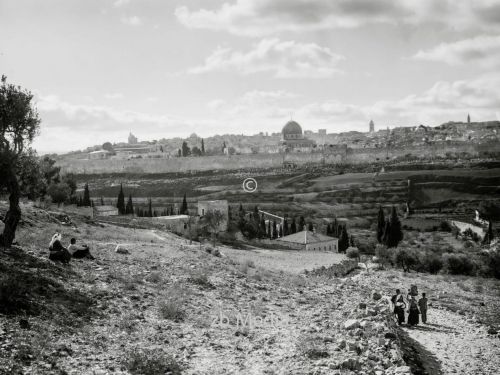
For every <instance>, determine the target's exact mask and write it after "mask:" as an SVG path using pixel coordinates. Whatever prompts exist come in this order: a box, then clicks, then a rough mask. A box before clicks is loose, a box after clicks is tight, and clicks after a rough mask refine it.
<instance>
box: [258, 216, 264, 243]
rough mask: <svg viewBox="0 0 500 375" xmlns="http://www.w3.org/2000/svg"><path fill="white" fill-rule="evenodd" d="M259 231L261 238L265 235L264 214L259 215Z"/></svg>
mask: <svg viewBox="0 0 500 375" xmlns="http://www.w3.org/2000/svg"><path fill="white" fill-rule="evenodd" d="M259 231H260V234H261V237H262V238H264V237H266V220H265V219H264V214H262V216H261V217H260V223H259Z"/></svg>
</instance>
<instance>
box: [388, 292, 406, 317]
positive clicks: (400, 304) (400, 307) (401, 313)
mask: <svg viewBox="0 0 500 375" xmlns="http://www.w3.org/2000/svg"><path fill="white" fill-rule="evenodd" d="M391 302H392V304H393V306H394V314H396V316H397V318H398V324H399V325H401V324H402V323H404V322H405V307H406V304H405V302H404V297H403V295H402V294H401V291H400V290H399V289H396V294H395V295H393V296H392V298H391Z"/></svg>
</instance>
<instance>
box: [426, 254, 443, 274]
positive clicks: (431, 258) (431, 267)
mask: <svg viewBox="0 0 500 375" xmlns="http://www.w3.org/2000/svg"><path fill="white" fill-rule="evenodd" d="M421 267H422V271H425V272H429V273H432V274H436V273H438V272H439V271H441V270H442V269H443V260H442V259H441V257H440V256H439V255H436V254H432V253H426V254H425V255H424V256H423V258H422V260H421Z"/></svg>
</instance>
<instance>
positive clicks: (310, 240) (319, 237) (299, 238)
mask: <svg viewBox="0 0 500 375" xmlns="http://www.w3.org/2000/svg"><path fill="white" fill-rule="evenodd" d="M277 241H281V242H283V243H284V244H286V245H287V246H289V247H290V248H292V249H296V250H313V251H333V252H335V253H337V252H338V251H339V240H338V238H335V237H330V236H325V235H324V234H320V233H315V232H311V231H308V230H303V231H301V232H297V233H293V234H290V235H288V236H284V237H281V238H278V239H277Z"/></svg>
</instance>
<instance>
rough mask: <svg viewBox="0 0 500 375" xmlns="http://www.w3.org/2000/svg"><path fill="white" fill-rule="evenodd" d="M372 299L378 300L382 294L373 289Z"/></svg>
mask: <svg viewBox="0 0 500 375" xmlns="http://www.w3.org/2000/svg"><path fill="white" fill-rule="evenodd" d="M372 299H373V300H374V301H378V300H379V299H382V294H380V293H379V292H376V291H373V292H372Z"/></svg>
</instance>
